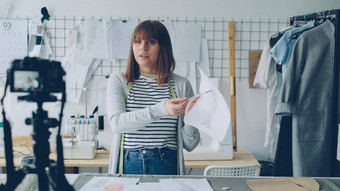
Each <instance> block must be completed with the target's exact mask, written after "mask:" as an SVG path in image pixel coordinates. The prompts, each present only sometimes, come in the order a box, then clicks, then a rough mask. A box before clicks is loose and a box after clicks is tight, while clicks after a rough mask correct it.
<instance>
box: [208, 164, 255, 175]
mask: <svg viewBox="0 0 340 191" xmlns="http://www.w3.org/2000/svg"><path fill="white" fill-rule="evenodd" d="M260 170H261V168H260V166H259V165H256V164H247V165H210V166H208V167H206V168H205V169H204V176H260Z"/></svg>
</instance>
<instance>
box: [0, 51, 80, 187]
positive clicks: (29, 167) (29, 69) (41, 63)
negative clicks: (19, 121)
mask: <svg viewBox="0 0 340 191" xmlns="http://www.w3.org/2000/svg"><path fill="white" fill-rule="evenodd" d="M64 75H65V71H64V70H63V68H62V67H61V63H60V62H55V61H48V60H41V59H39V58H30V57H26V58H24V59H23V60H14V61H13V62H12V67H11V68H10V69H9V70H8V72H7V81H6V86H5V92H4V96H3V98H2V99H1V104H2V105H3V101H4V98H5V96H6V90H7V87H8V86H10V90H11V92H26V93H28V94H27V95H25V96H20V97H18V100H19V101H28V102H36V103H37V106H38V107H37V110H36V111H35V112H32V115H33V116H32V118H27V119H26V121H25V122H26V124H27V125H33V132H32V134H31V135H32V138H33V140H34V141H33V143H34V144H33V151H34V160H32V163H33V164H26V165H23V166H21V167H20V168H17V169H14V165H13V150H12V135H11V128H10V126H9V123H8V121H7V119H6V115H5V109H4V107H3V111H2V114H3V118H4V120H3V121H4V142H5V154H6V168H7V182H6V184H2V185H0V190H14V189H15V188H16V187H17V186H18V185H19V184H20V182H21V181H22V179H23V178H24V177H25V176H26V174H28V173H34V174H37V175H38V186H39V190H49V187H50V186H51V187H52V188H53V189H54V190H74V189H73V188H72V187H71V186H70V185H69V184H68V182H67V180H66V178H65V175H64V161H63V146H62V141H61V135H60V129H61V120H62V116H63V114H62V113H63V109H64V104H65V102H66V92H65V81H64V80H63V76H64ZM51 93H61V94H62V98H61V100H58V99H57V97H56V96H54V95H52V94H51ZM55 101H61V103H62V104H61V111H60V113H59V120H57V119H55V118H48V113H47V111H45V110H43V103H44V102H55ZM51 127H53V128H54V127H58V133H57V162H55V161H52V160H50V159H49V154H50V146H49V142H48V139H49V136H50V132H49V128H51Z"/></svg>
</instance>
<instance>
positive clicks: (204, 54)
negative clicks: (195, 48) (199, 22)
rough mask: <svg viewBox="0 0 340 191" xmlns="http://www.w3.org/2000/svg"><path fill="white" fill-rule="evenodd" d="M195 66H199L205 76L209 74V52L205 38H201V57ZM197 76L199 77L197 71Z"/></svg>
mask: <svg viewBox="0 0 340 191" xmlns="http://www.w3.org/2000/svg"><path fill="white" fill-rule="evenodd" d="M197 66H198V67H200V68H201V69H202V70H203V72H204V73H205V74H206V75H207V76H210V68H209V52H208V41H207V39H202V41H201V58H200V61H199V62H198V63H197ZM196 72H198V71H196ZM197 76H198V77H200V75H199V73H197Z"/></svg>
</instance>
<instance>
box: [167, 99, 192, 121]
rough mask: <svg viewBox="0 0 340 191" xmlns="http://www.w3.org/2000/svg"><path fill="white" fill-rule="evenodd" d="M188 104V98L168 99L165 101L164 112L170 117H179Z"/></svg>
mask: <svg viewBox="0 0 340 191" xmlns="http://www.w3.org/2000/svg"><path fill="white" fill-rule="evenodd" d="M187 104H188V98H175V99H168V100H166V101H165V103H164V105H165V110H166V111H167V112H168V113H169V114H170V115H172V116H175V117H177V116H179V115H180V114H181V113H182V112H184V111H185V108H186V106H187Z"/></svg>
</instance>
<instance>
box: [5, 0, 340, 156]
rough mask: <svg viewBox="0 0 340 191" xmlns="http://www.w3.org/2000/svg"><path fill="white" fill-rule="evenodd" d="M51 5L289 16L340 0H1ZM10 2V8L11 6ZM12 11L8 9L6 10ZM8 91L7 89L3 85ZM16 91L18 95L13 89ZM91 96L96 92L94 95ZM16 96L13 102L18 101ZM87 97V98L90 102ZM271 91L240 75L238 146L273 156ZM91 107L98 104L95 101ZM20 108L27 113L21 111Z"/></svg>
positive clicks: (24, 131)
mask: <svg viewBox="0 0 340 191" xmlns="http://www.w3.org/2000/svg"><path fill="white" fill-rule="evenodd" d="M6 3H7V6H6ZM44 6H46V7H47V9H48V10H49V13H50V15H51V16H52V17H53V16H56V17H59V18H60V17H62V16H66V17H72V16H75V17H76V18H79V17H82V16H84V17H85V18H91V17H94V18H100V17H104V18H107V17H111V16H112V17H113V18H119V17H122V18H137V17H139V18H149V17H150V18H157V17H160V18H167V17H169V18H176V17H180V18H183V17H188V18H222V17H223V18H227V19H228V18H245V19H249V18H263V19H268V18H273V19H275V18H284V19H286V18H289V17H290V16H295V15H302V14H306V13H311V12H315V11H323V10H328V9H340V1H339V0H285V1H282V0H258V1H255V0H239V1H235V0H234V1H231V0H209V1H208V0H171V1H170V0H167V1H165V0H144V1H138V0H97V1H93V0H55V1H51V0H49V1H46V0H34V1H28V0H3V1H0V15H2V17H6V16H9V17H11V18H15V17H20V18H22V17H29V18H32V17H35V16H39V17H40V16H41V14H40V9H41V8H42V7H44ZM6 7H9V9H6ZM7 12H8V15H7V14H6V13H7ZM222 87H224V88H221V91H222V93H223V94H224V95H225V98H226V99H227V100H228V99H229V98H228V83H227V82H223V83H222ZM1 91H2V90H1ZM12 96H13V95H12ZM89 97H91V95H89ZM11 98H12V99H11V100H9V101H8V102H12V101H15V100H16V99H15V98H13V97H11ZM84 99H85V98H84V97H83V98H82V100H81V103H84V102H85V101H84ZM50 105H52V106H51V107H49V108H55V109H53V110H52V111H49V114H50V116H57V113H58V112H59V110H57V109H56V108H59V107H57V106H58V105H57V106H53V104H50ZM265 106H266V93H265V90H260V89H249V88H248V81H247V80H237V124H238V125H237V127H238V146H239V147H242V148H249V149H250V150H251V151H252V152H253V154H254V155H255V157H256V158H257V159H267V153H266V152H264V151H263V142H264V134H265V121H266V114H265V113H266V109H265ZM33 108H35V106H34V104H27V103H18V104H15V106H14V107H11V108H8V109H9V110H10V111H9V112H10V113H12V115H11V118H12V120H13V123H15V124H14V125H13V135H28V134H29V133H30V132H31V128H30V127H27V128H23V126H24V122H23V121H24V118H26V117H28V116H30V115H31V114H30V112H31V110H32V109H33ZM88 110H89V111H88V112H92V110H93V106H92V105H89V108H88ZM75 111H81V112H83V113H84V112H85V109H84V104H81V105H76V104H71V103H68V104H67V106H66V108H65V116H68V115H69V114H71V113H73V112H75ZM18 113H25V114H26V116H25V115H20V116H18V115H17V114H18ZM108 127H109V126H108V124H107V123H106V130H105V132H104V133H100V135H99V138H100V140H101V144H103V145H104V146H109V145H110V137H111V135H110V133H111V131H110V129H109V128H108Z"/></svg>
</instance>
